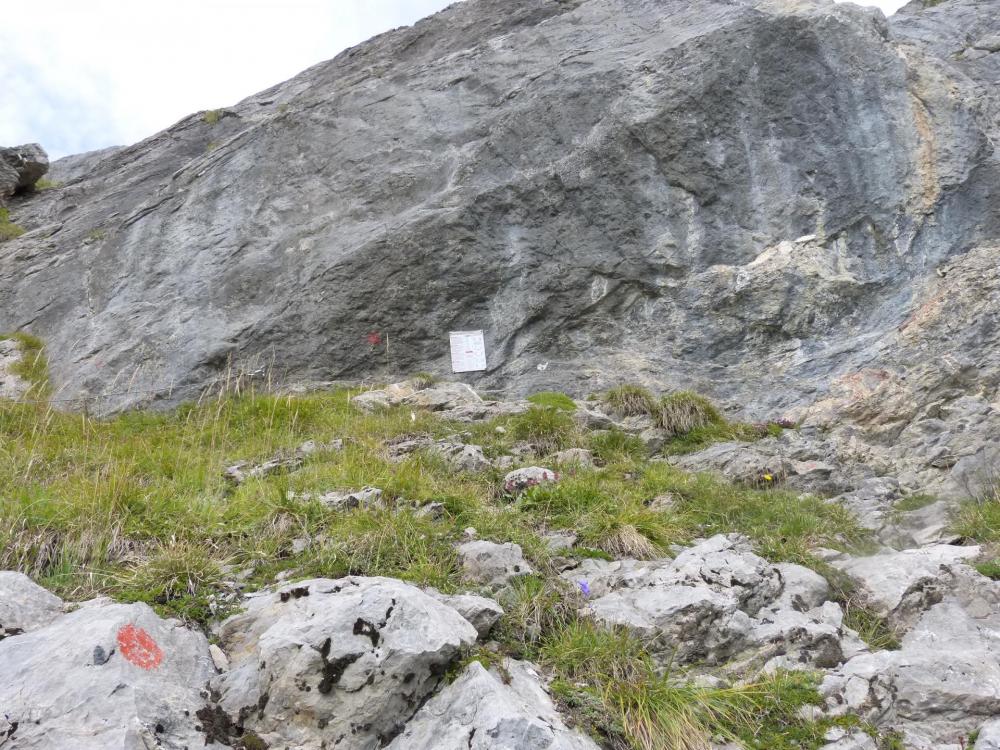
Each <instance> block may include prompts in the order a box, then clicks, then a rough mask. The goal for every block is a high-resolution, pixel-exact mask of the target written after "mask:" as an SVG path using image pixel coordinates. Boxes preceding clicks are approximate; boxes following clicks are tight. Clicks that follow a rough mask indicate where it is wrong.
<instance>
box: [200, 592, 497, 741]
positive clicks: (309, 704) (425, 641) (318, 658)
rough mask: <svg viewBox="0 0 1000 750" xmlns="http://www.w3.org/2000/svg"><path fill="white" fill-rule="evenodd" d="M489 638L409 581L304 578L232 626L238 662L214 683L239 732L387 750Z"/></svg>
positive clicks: (224, 635) (226, 629) (232, 654)
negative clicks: (460, 662) (469, 650)
mask: <svg viewBox="0 0 1000 750" xmlns="http://www.w3.org/2000/svg"><path fill="white" fill-rule="evenodd" d="M477 635H478V634H477V632H476V629H475V628H474V627H473V625H472V624H470V623H469V621H468V620H466V619H465V618H464V617H463V616H462V615H461V614H459V613H458V612H457V611H456V610H455V609H453V608H452V607H449V606H447V605H446V604H444V603H442V602H441V601H438V600H437V599H435V598H434V597H431V596H429V595H427V594H425V593H423V592H422V591H420V590H419V589H417V588H416V587H414V586H411V585H409V584H406V583H403V582H402V581H397V580H394V579H389V578H362V577H348V578H342V579H338V580H327V579H313V580H308V581H302V582H300V583H295V584H290V585H286V586H283V587H281V588H279V589H277V590H275V591H270V592H264V593H261V594H259V595H255V596H251V597H250V598H249V599H248V600H247V602H246V608H245V611H244V612H242V613H241V614H238V615H235V616H233V617H231V618H229V619H228V620H226V621H225V622H224V623H223V624H222V625H221V627H220V630H219V638H220V642H221V645H222V648H223V649H224V650H225V652H226V655H227V656H228V658H229V661H230V665H231V667H230V670H229V671H228V672H225V673H224V674H222V675H219V676H218V677H217V678H216V679H215V680H213V682H212V689H213V690H214V691H215V692H216V693H217V694H218V696H219V708H220V711H222V712H223V713H224V715H225V716H226V717H228V718H229V720H230V721H231V722H232V725H233V726H234V727H235V728H236V730H237V731H243V732H247V731H250V732H253V733H254V734H256V735H257V736H258V737H259V738H260V739H261V740H262V741H263V742H265V743H266V744H267V745H268V746H271V747H296V748H302V749H303V750H320V748H325V747H334V746H337V747H344V748H350V749H351V750H375V748H378V747H383V746H385V745H386V744H388V743H389V742H391V741H392V739H393V738H394V737H396V736H397V735H398V733H399V732H400V731H401V730H402V728H403V726H404V725H405V724H406V722H407V721H408V720H409V719H410V717H411V716H412V715H413V714H414V713H415V712H416V711H417V710H418V708H419V707H420V706H421V705H422V704H423V702H424V700H425V699H426V698H427V697H428V696H429V695H430V694H431V693H432V692H433V691H434V690H435V688H436V687H437V686H438V683H439V681H440V679H441V677H442V675H443V674H444V672H445V671H446V670H447V669H448V667H449V665H450V664H451V663H452V662H453V661H454V660H455V659H456V658H457V657H458V656H459V654H460V653H461V652H462V650H463V649H464V648H466V647H468V646H470V645H471V644H473V643H474V642H475V641H476V638H477ZM234 733H235V732H234Z"/></svg>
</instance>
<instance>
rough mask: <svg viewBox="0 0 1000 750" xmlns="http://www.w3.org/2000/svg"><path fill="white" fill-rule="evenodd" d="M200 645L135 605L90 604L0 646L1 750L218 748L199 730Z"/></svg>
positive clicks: (207, 668) (204, 654)
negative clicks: (0, 675)
mask: <svg viewBox="0 0 1000 750" xmlns="http://www.w3.org/2000/svg"><path fill="white" fill-rule="evenodd" d="M214 673H215V669H214V668H213V664H212V659H211V656H210V655H209V651H208V642H207V641H206V640H205V637H204V636H203V635H201V634H200V633H196V632H194V631H192V630H189V629H188V628H186V627H183V626H182V625H181V624H180V623H179V622H176V621H168V620H162V619H160V618H159V617H157V616H156V614H155V613H154V612H153V610H151V609H150V608H149V607H148V606H146V605H145V604H112V603H109V602H100V601H97V602H93V603H91V604H88V605H84V606H83V607H81V608H80V609H78V610H76V611H75V612H72V613H70V614H67V615H63V616H61V617H58V618H57V619H55V620H53V621H52V622H51V623H49V624H48V625H46V626H45V627H41V628H39V629H36V630H33V631H31V632H29V633H26V634H24V635H16V636H12V637H9V638H5V639H3V640H0V674H2V675H3V679H2V680H0V722H6V723H7V727H6V728H3V727H2V726H0V737H3V738H4V742H3V747H4V748H5V750H6V748H11V750H51V748H74V750H139V748H145V747H162V748H168V749H169V750H183V748H193V747H210V748H221V747H222V746H221V745H218V744H215V743H214V742H212V741H210V740H209V738H208V737H207V736H206V734H205V733H204V732H203V731H202V728H203V726H202V724H203V722H202V720H201V717H200V716H199V712H203V709H205V708H206V706H207V704H208V701H207V694H206V693H205V686H206V685H207V684H208V681H209V679H210V678H211V677H212V675H213V674H214Z"/></svg>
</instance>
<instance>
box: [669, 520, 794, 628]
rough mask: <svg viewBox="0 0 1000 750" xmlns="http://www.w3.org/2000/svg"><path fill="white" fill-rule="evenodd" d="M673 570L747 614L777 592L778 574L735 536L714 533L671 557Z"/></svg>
mask: <svg viewBox="0 0 1000 750" xmlns="http://www.w3.org/2000/svg"><path fill="white" fill-rule="evenodd" d="M673 567H674V568H675V569H676V570H677V572H678V574H679V575H680V576H681V577H682V578H683V579H685V580H687V581H692V582H697V583H704V584H706V585H708V586H710V587H711V588H712V589H713V590H715V591H720V592H724V593H726V594H727V595H729V596H734V597H736V599H737V601H738V603H739V608H740V609H741V610H743V611H744V612H746V613H747V614H749V615H754V614H756V613H757V611H758V610H759V609H760V608H761V607H763V606H764V605H765V604H769V603H770V602H772V601H774V599H775V598H776V597H777V596H778V594H779V593H780V592H781V586H782V579H781V574H780V572H779V571H778V570H777V569H776V568H775V567H774V566H773V565H771V563H769V562H767V560H765V559H763V558H762V557H758V556H757V555H755V554H754V553H753V551H752V550H751V547H750V541H749V540H748V539H747V538H746V537H743V536H741V535H739V534H717V535H716V536H713V537H712V538H711V539H707V540H705V541H704V542H702V543H700V544H696V545H695V546H694V547H691V548H689V549H687V550H685V551H684V552H682V553H681V554H679V555H678V556H677V557H676V558H674V561H673Z"/></svg>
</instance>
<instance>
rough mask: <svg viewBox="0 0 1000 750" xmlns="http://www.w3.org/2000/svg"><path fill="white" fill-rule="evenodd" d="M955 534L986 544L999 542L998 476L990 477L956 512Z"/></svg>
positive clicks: (999, 485)
mask: <svg viewBox="0 0 1000 750" xmlns="http://www.w3.org/2000/svg"><path fill="white" fill-rule="evenodd" d="M953 529H954V531H955V533H957V534H960V535H962V536H964V537H968V538H969V539H974V540H975V541H977V542H981V543H986V544H995V543H997V542H1000V476H995V477H990V478H989V480H988V481H986V482H985V484H984V486H983V488H982V489H981V490H979V492H978V494H977V495H976V497H974V498H973V499H971V500H969V501H968V502H966V503H965V504H964V505H963V506H962V507H961V508H960V509H959V511H958V514H957V516H956V518H955V523H954V525H953Z"/></svg>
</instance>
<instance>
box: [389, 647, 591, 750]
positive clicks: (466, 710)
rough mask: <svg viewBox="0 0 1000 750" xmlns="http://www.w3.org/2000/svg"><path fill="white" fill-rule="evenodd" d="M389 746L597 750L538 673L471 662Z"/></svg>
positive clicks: (393, 749) (514, 665) (510, 664)
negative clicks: (563, 714)
mask: <svg viewBox="0 0 1000 750" xmlns="http://www.w3.org/2000/svg"><path fill="white" fill-rule="evenodd" d="M389 749H390V750H597V744H596V743H594V741H593V740H591V739H590V738H589V737H586V736H585V735H583V734H581V733H580V732H576V731H573V730H570V729H568V728H567V727H566V725H565V724H564V723H563V720H562V719H561V718H560V716H559V713H558V712H557V711H556V709H555V706H553V704H552V699H551V698H550V697H549V696H548V694H547V693H546V692H545V688H544V687H543V685H542V680H541V677H540V676H539V674H538V672H537V671H536V670H535V669H534V668H533V667H532V666H531V665H530V664H527V663H526V662H518V661H512V660H510V659H507V660H504V662H503V665H502V667H501V668H500V669H499V670H487V669H486V668H484V667H483V666H482V665H481V664H480V663H479V662H472V663H471V664H469V665H468V666H467V667H466V668H465V670H464V671H463V672H462V673H461V674H460V675H459V676H458V678H457V679H456V680H455V681H454V682H453V683H452V684H451V685H448V686H447V687H445V688H443V689H442V690H441V691H440V692H439V693H438V694H437V695H435V696H434V697H433V698H431V700H429V701H428V702H427V704H426V705H425V706H424V707H423V708H421V709H420V711H419V712H418V713H417V715H416V716H414V717H413V720H412V721H411V722H410V723H409V724H408V725H407V727H406V729H405V730H404V731H403V733H402V734H401V735H400V736H399V737H397V738H396V739H395V740H394V741H393V742H392V744H391V745H389Z"/></svg>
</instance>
